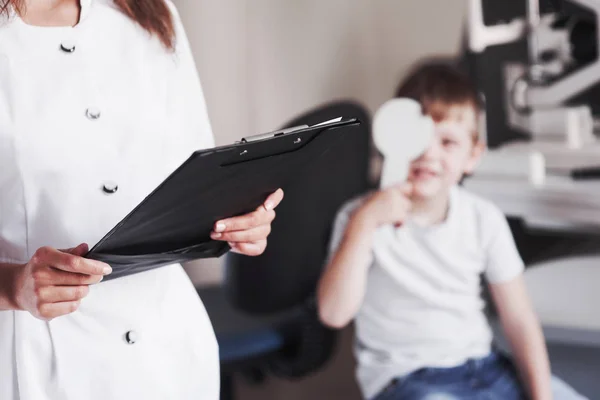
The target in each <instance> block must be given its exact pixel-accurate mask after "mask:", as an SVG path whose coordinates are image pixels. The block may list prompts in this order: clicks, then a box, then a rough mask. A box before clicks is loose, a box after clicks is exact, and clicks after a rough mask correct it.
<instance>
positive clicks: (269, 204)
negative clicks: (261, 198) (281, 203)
mask: <svg viewBox="0 0 600 400" xmlns="http://www.w3.org/2000/svg"><path fill="white" fill-rule="evenodd" d="M265 209H266V210H267V211H271V210H272V209H273V203H272V202H270V201H266V202H265Z"/></svg>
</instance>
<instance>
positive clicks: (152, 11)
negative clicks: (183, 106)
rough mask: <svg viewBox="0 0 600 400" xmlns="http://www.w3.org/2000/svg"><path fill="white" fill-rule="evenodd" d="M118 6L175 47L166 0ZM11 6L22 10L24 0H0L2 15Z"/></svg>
mask: <svg viewBox="0 0 600 400" xmlns="http://www.w3.org/2000/svg"><path fill="white" fill-rule="evenodd" d="M114 2H115V4H116V5H117V7H118V8H119V9H120V10H121V11H122V12H123V13H124V14H125V15H127V16H128V17H129V18H131V19H132V20H134V21H135V22H137V23H138V24H139V25H140V26H141V27H142V28H144V29H145V30H147V31H148V32H150V33H151V34H153V35H156V36H157V37H158V38H159V39H160V41H161V42H162V43H163V44H164V45H165V47H166V48H168V49H173V46H174V39H175V28H174V25H173V18H172V16H171V11H170V10H169V7H168V6H167V4H166V3H165V0H114ZM10 6H12V7H14V8H15V9H16V10H17V11H19V12H22V11H23V10H24V8H25V4H24V0H0V15H1V14H8V13H9V12H10V11H9V8H10Z"/></svg>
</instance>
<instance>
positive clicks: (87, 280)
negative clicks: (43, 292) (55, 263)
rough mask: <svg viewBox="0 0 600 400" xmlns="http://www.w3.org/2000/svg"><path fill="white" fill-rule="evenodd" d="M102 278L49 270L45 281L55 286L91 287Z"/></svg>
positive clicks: (54, 269) (100, 276) (53, 269)
mask: <svg viewBox="0 0 600 400" xmlns="http://www.w3.org/2000/svg"><path fill="white" fill-rule="evenodd" d="M103 278H104V276H103V275H88V274H78V273H73V272H67V271H63V270H60V269H56V268H51V269H50V274H49V275H48V279H47V281H49V282H50V283H51V284H52V285H55V286H80V285H93V284H95V283H98V282H100V281H102V279H103Z"/></svg>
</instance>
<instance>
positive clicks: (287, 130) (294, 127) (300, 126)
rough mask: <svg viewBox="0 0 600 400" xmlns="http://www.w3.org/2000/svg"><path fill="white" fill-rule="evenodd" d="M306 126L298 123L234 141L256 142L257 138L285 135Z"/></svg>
mask: <svg viewBox="0 0 600 400" xmlns="http://www.w3.org/2000/svg"><path fill="white" fill-rule="evenodd" d="M305 128H308V125H298V126H293V127H291V128H286V129H281V130H279V131H274V132H269V133H263V134H260V135H254V136H248V137H244V138H242V139H241V140H239V141H237V142H235V143H236V144H242V143H250V142H256V141H258V140H264V139H270V138H273V137H276V136H281V135H285V134H287V133H291V132H296V131H299V130H301V129H305Z"/></svg>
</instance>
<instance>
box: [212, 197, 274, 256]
mask: <svg viewBox="0 0 600 400" xmlns="http://www.w3.org/2000/svg"><path fill="white" fill-rule="evenodd" d="M281 200H283V190H281V189H277V191H276V192H274V193H272V194H271V195H270V196H269V197H268V198H267V200H265V202H264V203H263V204H262V205H261V206H260V207H258V208H257V209H256V211H253V212H251V213H250V214H246V215H242V216H239V217H233V218H228V219H224V220H221V221H217V222H216V223H215V226H214V228H213V231H212V232H211V234H210V237H211V238H212V239H214V240H221V241H224V242H228V243H229V246H230V247H231V250H232V251H234V252H236V253H240V254H244V255H247V256H259V255H261V254H262V253H263V252H264V251H265V249H266V247H267V236H269V234H270V233H271V222H272V221H273V220H274V219H275V207H277V206H278V205H279V203H281Z"/></svg>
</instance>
